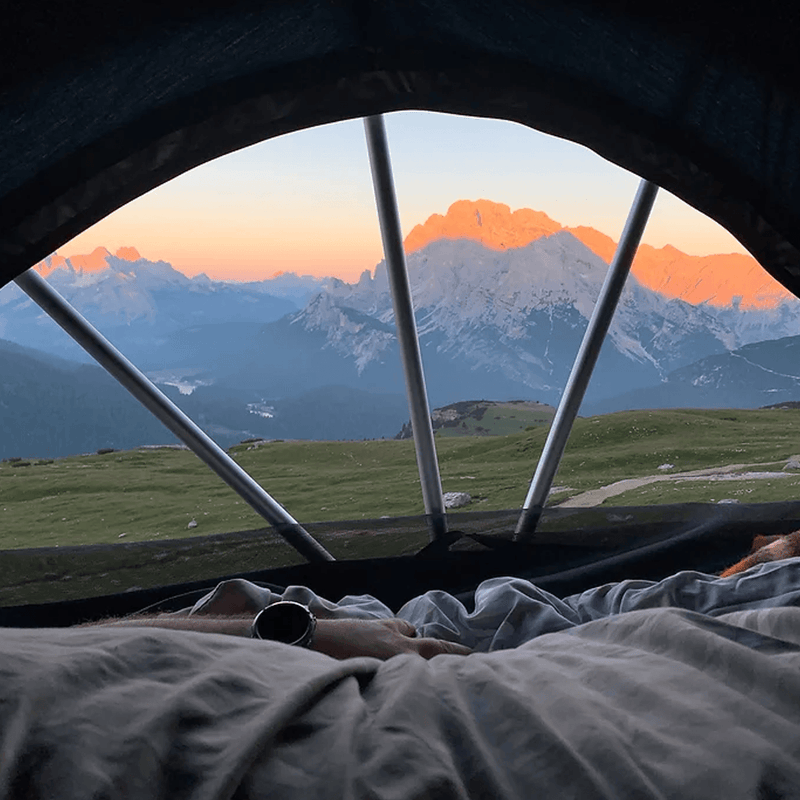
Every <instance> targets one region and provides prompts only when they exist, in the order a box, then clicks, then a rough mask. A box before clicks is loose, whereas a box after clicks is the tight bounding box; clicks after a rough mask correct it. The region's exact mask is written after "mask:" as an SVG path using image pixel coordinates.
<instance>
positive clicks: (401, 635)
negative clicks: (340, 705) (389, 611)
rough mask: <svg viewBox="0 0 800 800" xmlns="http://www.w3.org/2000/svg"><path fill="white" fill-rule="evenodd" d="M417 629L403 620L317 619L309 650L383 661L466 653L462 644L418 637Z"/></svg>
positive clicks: (341, 656) (342, 656)
mask: <svg viewBox="0 0 800 800" xmlns="http://www.w3.org/2000/svg"><path fill="white" fill-rule="evenodd" d="M416 633H417V631H416V629H415V628H414V626H413V625H412V624H411V623H410V622H406V621H405V620H404V619H319V620H317V629H316V631H315V632H314V638H313V639H312V641H311V649H312V650H317V651H318V652H320V653H325V654H326V655H329V656H332V657H333V658H340V659H343V658H354V657H356V656H372V657H373V658H382V659H384V660H386V659H387V658H391V657H392V656H396V655H399V654H400V653H416V654H417V655H419V656H422V657H423V658H433V657H434V656H438V655H442V654H445V653H451V654H453V655H462V656H466V655H469V654H470V653H471V652H472V651H471V650H470V649H469V648H468V647H464V645H462V644H456V643H455V642H445V641H442V640H440V639H418V638H416Z"/></svg>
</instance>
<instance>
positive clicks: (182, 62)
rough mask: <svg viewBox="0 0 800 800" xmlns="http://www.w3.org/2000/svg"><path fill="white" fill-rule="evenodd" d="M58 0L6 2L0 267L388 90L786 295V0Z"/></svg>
mask: <svg viewBox="0 0 800 800" xmlns="http://www.w3.org/2000/svg"><path fill="white" fill-rule="evenodd" d="M718 9H719V6H718V5H717V4H712V3H710V2H692V3H689V2H687V1H686V0H678V1H677V2H672V3H669V4H642V3H638V4H634V3H629V2H622V1H621V0H615V2H602V3H601V2H599V1H598V2H581V1H580V0H558V2H556V1H555V0H551V1H550V2H548V1H547V0H542V1H541V2H523V0H497V2H495V3H492V4H491V6H487V4H486V3H483V2H479V1H478V0H273V2H253V1H252V0H246V1H245V0H231V2H228V3H226V4H225V5H224V7H221V6H220V4H217V3H211V2H210V0H207V1H206V2H192V3H189V2H188V0H172V2H161V3H155V2H150V1H149V0H140V2H133V3H129V4H112V5H109V4H107V3H100V2H98V1H97V0H89V1H88V2H85V3H81V6H80V9H76V8H73V7H72V6H70V5H64V4H62V3H57V2H55V0H31V2H29V3H25V4H22V3H13V4H11V7H10V8H8V7H6V8H4V10H3V19H4V32H5V36H4V59H3V63H2V64H1V65H0V164H2V169H1V170H0V285H1V284H2V283H5V282H7V281H8V280H10V279H12V278H13V277H14V276H15V275H17V274H19V273H20V272H21V271H23V270H24V269H26V268H28V267H30V266H31V265H32V264H34V263H35V262H37V261H38V260H40V259H42V258H44V257H46V256H47V255H48V254H50V253H51V252H52V251H54V250H55V249H56V248H57V247H59V246H61V245H62V244H64V243H65V242H66V241H68V240H69V239H71V238H72V237H74V236H75V235H77V234H78V233H80V232H81V231H83V230H84V229H86V228H87V227H89V226H90V225H91V224H93V223H94V222H96V221H97V220H99V219H101V218H102V217H104V216H106V215H107V214H109V213H111V212H112V211H113V210H115V209H116V208H119V207H120V206H121V205H123V204H125V203H127V202H128V201H130V200H132V199H134V198H136V197H138V196H139V195H141V194H143V193H145V192H147V191H148V190H150V189H152V188H154V187H156V186H158V185H159V184H161V183H163V182H165V181H167V180H169V179H170V178H172V177H174V176H176V175H178V174H180V173H182V172H184V171H186V170H187V169H190V168H192V167H194V166H196V165H198V164H201V163H204V162H205V161H207V160H209V159H211V158H214V157H216V156H219V155H221V154H223V153H226V152H230V151H232V150H234V149H237V148H240V147H243V146H245V145H249V144H252V143H255V142H258V141H260V140H263V139H266V138H269V137H272V136H276V135H279V134H282V133H285V132H288V131H293V130H298V129H301V128H304V127H309V126H313V125H319V124H323V123H326V122H331V121H334V120H342V119H347V118H353V117H359V116H365V115H369V114H376V113H382V112H388V111H392V110H398V109H428V110H437V111H445V112H451V113H458V114H468V115H476V116H492V117H498V118H504V119H509V120H514V121H517V122H520V123H523V124H526V125H529V126H532V127H534V128H537V129H539V130H543V131H546V132H548V133H552V134H555V135H557V136H561V137H565V138H568V139H571V140H573V141H576V142H580V143H582V144H585V145H587V146H589V147H591V148H592V149H594V150H596V151H597V152H598V153H599V154H601V155H602V156H604V157H605V158H607V159H609V160H611V161H612V162H614V163H617V164H619V165H621V166H623V167H625V168H626V169H629V170H631V171H633V172H635V173H637V174H639V175H641V176H642V177H645V178H647V179H649V180H651V181H653V182H655V183H657V184H658V185H660V186H662V187H663V188H665V189H667V190H669V191H670V192H673V193H674V194H676V195H678V196H679V197H681V198H683V199H684V200H686V201H687V202H688V203H689V204H691V205H693V206H694V207H696V208H698V209H699V210H700V211H702V212H704V213H706V214H707V215H709V216H710V217H712V218H714V219H716V220H717V221H719V222H720V223H721V224H722V225H724V226H725V227H726V228H728V230H730V231H731V232H732V233H733V234H734V235H735V236H736V237H737V238H738V239H739V240H740V241H741V242H742V243H743V244H744V245H745V246H746V247H748V248H749V249H750V251H751V252H752V253H753V254H754V255H755V256H756V258H758V259H759V261H760V262H761V263H762V265H763V266H764V267H765V268H766V269H767V270H769V271H770V272H771V273H772V274H773V275H774V276H775V277H776V278H777V279H778V280H780V281H781V282H782V283H783V284H784V285H785V286H787V287H788V288H789V289H790V290H792V291H794V292H795V293H800V257H798V256H799V255H800V90H799V89H798V75H797V73H798V70H797V66H798V65H797V55H796V41H797V40H798V33H800V11H798V7H797V6H796V4H794V3H790V2H778V1H777V0H767V1H766V2H759V3H756V2H755V1H754V0H740V2H738V3H737V4H735V5H730V6H729V7H727V8H725V10H724V15H722V16H721V15H720V11H719V10H718Z"/></svg>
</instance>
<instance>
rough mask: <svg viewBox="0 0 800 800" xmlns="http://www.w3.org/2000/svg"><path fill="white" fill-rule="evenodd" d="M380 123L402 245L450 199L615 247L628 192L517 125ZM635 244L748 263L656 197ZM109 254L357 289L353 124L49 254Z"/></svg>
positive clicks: (360, 255)
mask: <svg viewBox="0 0 800 800" xmlns="http://www.w3.org/2000/svg"><path fill="white" fill-rule="evenodd" d="M385 119H386V129H387V134H388V139H389V149H390V153H391V158H392V163H393V168H394V180H395V186H396V190H397V198H398V205H399V209H400V217H401V224H402V227H403V235H404V236H405V235H407V234H408V232H409V231H410V230H411V229H412V228H413V227H414V225H416V224H419V223H422V222H424V221H425V220H426V219H427V218H428V217H429V216H430V215H431V214H435V213H438V214H445V213H446V212H447V209H448V207H449V206H450V205H451V203H453V202H455V201H456V200H478V199H486V200H492V201H494V202H498V203H505V204H506V205H508V206H510V207H511V209H512V210H515V209H517V208H532V209H535V210H537V211H544V212H545V213H546V214H548V215H549V216H550V217H551V218H552V219H554V220H556V221H557V222H560V223H561V224H562V225H566V226H576V225H588V226H590V227H593V228H596V229H597V230H599V231H601V232H603V233H605V234H607V235H609V236H611V237H612V238H613V239H615V240H617V239H618V237H619V235H620V233H621V231H622V228H623V225H624V223H625V218H626V216H627V213H628V210H629V208H630V205H631V202H632V200H633V196H634V194H635V192H636V188H637V186H638V184H639V178H638V177H637V176H635V175H632V174H631V173H629V172H626V171H625V170H623V169H620V168H619V167H617V166H615V165H613V164H611V163H610V162H608V161H605V160H604V159H602V158H601V157H600V156H598V155H597V154H595V153H594V152H592V151H591V150H589V149H587V148H585V147H582V146H579V145H576V144H574V143H572V142H568V141H565V140H562V139H557V138H555V137H553V136H548V135H546V134H543V133H540V132H538V131H535V130H532V129H530V128H526V127H524V126H522V125H518V124H516V123H512V122H506V121H502V120H487V119H478V118H474V117H459V116H455V115H448V114H434V113H430V112H422V111H406V112H397V113H393V114H389V115H387V116H386V118H385ZM643 241H644V242H646V243H647V244H651V245H653V246H655V247H663V246H664V245H665V244H671V245H673V246H674V247H677V248H678V249H679V250H682V251H683V252H685V253H690V254H692V255H708V254H712V253H733V252H740V253H744V252H747V251H746V250H745V249H744V248H743V247H742V245H741V244H739V242H738V241H737V240H736V239H735V238H734V237H733V236H731V235H730V234H729V233H728V232H727V231H725V230H724V229H723V228H722V227H721V226H719V225H718V224H717V223H715V222H713V221H712V220H710V219H708V218H707V217H705V216H704V215H702V214H700V213H699V212H697V211H695V210H694V209H692V208H690V207H689V206H687V205H686V204H685V203H683V202H682V201H680V200H678V199H677V198H675V197H673V196H672V195H670V194H668V193H666V192H664V191H661V192H660V193H659V197H658V199H657V201H656V205H655V208H654V210H653V214H652V216H651V218H650V222H649V224H648V226H647V229H646V231H645V235H644V238H643ZM121 246H134V247H136V248H137V249H138V250H139V252H140V253H141V255H142V256H144V257H145V258H147V259H150V260H152V261H157V260H164V261H168V262H169V263H171V264H172V265H173V266H174V267H175V268H176V269H179V270H180V271H181V272H184V273H185V274H187V275H190V276H191V275H196V274H199V273H205V274H207V275H208V276H209V277H211V278H217V279H229V280H260V279H263V278H268V277H271V276H273V275H274V274H276V273H278V272H297V273H299V274H309V275H318V276H328V275H335V276H337V277H340V278H343V279H344V280H348V281H353V280H356V279H357V278H358V276H359V275H360V274H361V272H363V271H364V270H365V269H374V267H375V265H376V264H377V263H378V262H379V261H380V260H381V259H382V257H383V253H382V248H381V240H380V231H379V228H378V218H377V212H376V210H375V199H374V194H373V190H372V181H371V178H370V170H369V160H368V156H367V148H366V143H365V139H364V127H363V123H362V122H361V121H360V120H352V121H347V122H340V123H335V124H333V125H325V126H322V127H319V128H313V129H309V130H304V131H300V132H297V133H292V134H288V135H286V136H281V137H278V138H276V139H270V140H268V141H266V142H262V143H260V144H258V145H254V146H252V147H248V148H245V149H243V150H240V151H237V152H235V153H231V154H229V155H227V156H224V157H222V158H219V159H216V160H215V161H212V162H209V163H208V164H205V165H203V166H201V167H198V168H196V169H194V170H191V171H190V172H187V173H185V174H184V175H181V176H179V177H178V178H175V179H174V180H172V181H170V182H169V183H167V184H164V185H163V186H161V187H158V188H157V189H154V190H153V191H151V192H150V193H148V194H147V195H144V196H143V197H140V198H138V199H137V200H135V201H133V202H132V203H129V204H128V205H127V206H125V207H123V208H121V209H119V210H118V211H116V212H114V213H113V214H111V215H110V216H108V217H106V218H105V219H104V220H101V221H100V222H99V223H97V224H96V225H94V226H93V227H92V228H90V229H89V230H87V231H85V232H84V233H83V234H81V235H80V236H78V237H76V238H75V239H73V240H72V241H71V242H69V243H67V244H66V245H65V246H64V247H62V248H60V249H59V251H58V252H59V253H60V254H61V255H64V256H70V255H76V254H85V253H90V252H91V251H92V250H94V249H95V248H96V247H107V248H108V249H109V250H111V251H112V252H113V251H115V250H116V249H117V248H118V247H121Z"/></svg>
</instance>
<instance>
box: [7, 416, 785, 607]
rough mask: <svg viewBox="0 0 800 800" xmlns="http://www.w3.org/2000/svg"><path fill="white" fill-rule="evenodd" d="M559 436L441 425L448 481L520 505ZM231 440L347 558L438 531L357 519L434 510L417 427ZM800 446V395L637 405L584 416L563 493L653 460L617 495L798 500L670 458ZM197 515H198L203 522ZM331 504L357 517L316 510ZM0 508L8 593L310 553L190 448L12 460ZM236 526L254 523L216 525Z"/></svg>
mask: <svg viewBox="0 0 800 800" xmlns="http://www.w3.org/2000/svg"><path fill="white" fill-rule="evenodd" d="M545 436H546V428H544V427H537V428H534V429H530V430H526V431H523V432H521V433H515V434H511V435H507V436H485V435H484V436H472V437H469V436H467V437H441V438H440V437H439V436H438V435H437V440H438V441H437V447H438V452H439V461H440V468H441V474H442V482H443V486H444V489H445V491H466V492H468V493H469V494H470V495H472V497H473V503H472V504H470V505H469V506H467V508H466V509H464V510H466V511H491V510H500V509H514V508H519V507H520V506H521V504H522V502H523V499H524V497H525V492H526V490H527V486H528V482H529V481H530V477H531V474H532V472H533V469H534V467H535V463H536V460H537V458H538V456H539V453H540V451H541V448H542V445H543V443H544V440H545ZM231 452H232V454H233V456H234V458H236V460H237V461H238V462H239V463H240V464H241V465H242V466H243V467H244V468H245V469H246V470H247V471H248V472H250V473H251V474H252V475H253V476H254V477H255V478H256V479H257V480H258V481H260V482H261V484H262V485H263V486H264V487H265V488H266V489H267V491H269V492H270V493H271V494H272V495H273V497H275V498H276V499H277V500H278V501H279V502H281V503H283V504H284V505H285V506H286V508H288V509H289V510H290V511H291V513H292V514H293V515H294V516H295V517H296V518H297V519H298V520H299V521H300V522H301V523H303V524H304V525H306V526H308V528H309V530H310V532H311V533H312V534H314V535H315V536H316V537H317V538H318V539H319V540H320V541H321V542H322V543H323V545H324V546H325V547H327V548H328V550H329V551H330V552H331V553H332V554H333V555H334V556H335V557H336V558H344V559H347V558H366V557H374V556H392V555H402V554H410V553H414V552H416V551H417V550H419V548H420V547H422V546H424V545H425V544H426V542H427V540H428V537H427V532H426V530H425V526H424V523H421V522H420V521H419V519H416V520H413V521H411V522H410V523H406V524H400V523H398V524H395V523H391V525H392V528H391V529H390V530H382V529H381V526H383V525H384V524H385V523H380V525H378V524H376V523H375V522H374V521H373V522H370V523H368V524H366V525H365V526H363V527H361V528H359V526H358V522H357V521H358V520H362V519H363V520H374V519H375V518H377V517H381V516H390V517H396V516H414V515H420V514H422V513H423V506H422V500H421V496H420V487H419V477H418V473H417V467H416V462H415V457H414V445H413V442H412V441H410V440H406V441H394V440H390V441H362V442H270V443H264V444H260V445H258V446H254V445H253V444H250V445H246V444H243V445H238V446H236V447H234V448H232V449H231ZM798 454H800V410H794V409H789V410H770V411H692V410H679V411H635V412H634V411H631V412H622V413H618V414H610V415H606V416H602V417H592V418H588V419H579V420H578V421H577V422H576V425H575V428H574V431H573V434H572V437H571V439H570V442H569V446H568V448H567V452H566V453H565V456H564V459H563V462H562V465H561V469H560V470H559V473H558V476H557V478H556V484H557V485H556V487H554V488H555V491H554V493H553V494H552V495H551V503H558V502H560V501H562V500H565V499H567V498H573V497H575V496H576V495H580V494H581V493H583V492H585V491H588V490H595V489H598V488H600V487H606V486H608V485H609V484H612V483H614V482H615V481H618V480H622V479H628V478H635V477H643V476H654V475H657V476H659V478H660V479H662V480H659V482H657V483H651V484H648V485H645V486H641V487H639V488H637V489H633V490H631V491H627V492H625V493H624V494H619V495H616V496H614V497H609V498H608V499H607V500H605V502H604V505H647V504H657V503H673V502H688V501H699V502H717V501H719V500H721V499H739V500H741V501H742V502H764V501H773V500H792V499H794V498H795V497H797V493H798V490H800V473H798V474H797V476H796V477H795V475H794V474H790V475H789V476H787V477H782V478H778V477H776V478H775V479H774V480H772V479H768V480H759V481H755V480H752V481H741V480H739V481H717V482H715V481H712V480H710V479H705V478H703V479H702V480H696V481H691V482H679V481H678V480H677V479H673V478H672V477H671V476H670V477H669V479H666V480H663V478H665V475H664V472H663V471H659V469H658V468H659V466H661V465H663V464H667V463H668V464H672V465H673V468H672V470H671V472H675V473H678V472H686V471H690V470H697V469H703V468H711V467H724V466H728V465H731V464H747V465H749V466H748V467H747V470H758V471H761V472H764V471H772V472H776V471H780V470H782V469H783V467H784V466H785V464H786V462H787V460H788V459H789V458H790V457H792V456H796V455H798ZM752 465H757V466H755V467H753V466H752ZM742 471H745V470H742ZM578 499H579V498H578ZM192 520H194V521H195V522H196V523H197V525H196V526H192V527H191V528H189V527H188V525H189V523H190V522H191V521H192ZM326 520H327V521H331V522H333V521H337V520H339V521H344V520H352V521H353V522H351V523H349V524H348V523H346V522H342V523H341V524H335V525H330V524H329V525H327V526H320V525H315V522H321V521H326ZM0 521H1V522H2V524H0V550H3V551H5V552H3V553H2V556H1V557H0V565H2V568H0V605H14V604H18V603H33V602H43V601H50V600H57V599H69V598H72V597H75V598H79V597H89V596H94V595H100V594H107V593H113V592H120V591H124V590H129V589H134V588H137V587H145V586H159V585H166V584H176V583H181V582H184V581H191V580H201V579H213V578H214V577H216V576H219V575H224V574H234V573H237V572H243V571H248V570H255V569H262V568H266V567H277V566H283V565H287V564H294V563H298V562H300V561H302V558H301V557H300V556H298V554H297V553H296V552H295V551H294V550H293V549H292V548H290V547H289V546H288V545H287V544H286V543H285V542H284V541H283V540H282V539H281V538H280V537H278V536H277V535H275V534H274V533H273V532H271V531H270V530H268V529H265V528H264V522H263V520H262V519H261V518H260V517H259V516H258V515H256V514H255V513H254V512H253V511H252V510H251V509H250V508H249V507H248V506H247V505H246V504H245V503H244V502H243V501H241V500H240V499H239V498H238V496H237V495H236V494H235V493H234V492H233V491H232V490H230V489H229V488H228V487H227V486H225V485H224V484H222V483H221V482H220V481H219V480H218V479H217V478H216V476H214V475H213V474H212V473H211V472H210V471H209V470H208V469H207V468H206V467H205V466H204V465H203V464H202V463H201V462H200V461H199V460H198V459H197V458H196V457H195V456H194V455H193V454H192V453H190V452H188V451H177V450H170V449H160V450H146V451H138V450H137V451H129V452H114V453H105V454H102V455H99V454H98V455H89V456H75V457H71V458H64V459H57V460H54V461H49V460H39V461H31V462H25V461H17V462H14V463H11V462H3V463H0ZM459 524H460V525H464V524H465V523H464V522H463V521H462V522H460V523H459ZM509 524H510V525H513V521H512V522H511V523H509ZM553 530H555V529H553ZM231 531H241V532H242V533H238V534H235V535H233V534H231V535H226V536H215V534H223V533H225V534H228V533H229V532H231ZM109 543H111V544H113V546H112V547H110V548H109V547H108V546H105V545H108V544H109ZM93 545H102V546H99V547H98V546H93Z"/></svg>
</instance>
